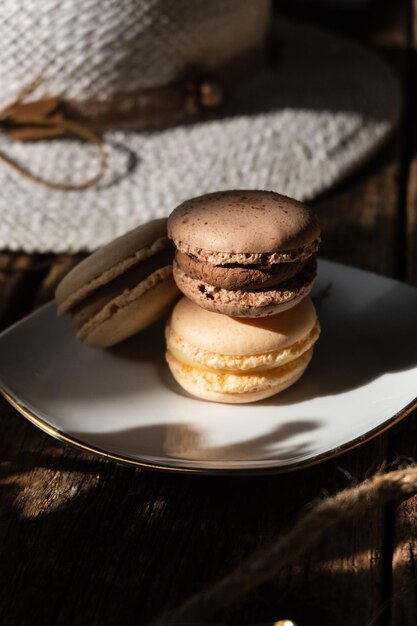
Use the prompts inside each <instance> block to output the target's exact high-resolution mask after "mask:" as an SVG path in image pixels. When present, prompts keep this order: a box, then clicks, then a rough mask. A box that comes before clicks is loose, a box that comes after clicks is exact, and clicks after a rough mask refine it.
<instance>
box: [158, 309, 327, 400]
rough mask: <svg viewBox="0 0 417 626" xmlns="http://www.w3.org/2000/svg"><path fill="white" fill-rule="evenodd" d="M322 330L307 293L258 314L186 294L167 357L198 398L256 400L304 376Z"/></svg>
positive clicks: (171, 324)
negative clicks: (239, 314) (242, 314)
mask: <svg viewBox="0 0 417 626" xmlns="http://www.w3.org/2000/svg"><path fill="white" fill-rule="evenodd" d="M319 334H320V327H319V323H318V320H317V315H316V311H315V308H314V306H313V303H312V302H311V300H310V298H308V297H307V298H305V299H304V300H302V301H301V302H299V303H298V304H296V305H295V306H294V307H293V308H292V309H291V310H287V311H284V312H282V313H278V314H276V315H272V316H269V317H263V318H258V319H250V318H233V317H229V316H226V315H222V314H219V313H213V312H210V311H207V310H206V309H202V308H201V307H200V306H198V305H196V304H195V303H194V302H192V301H191V300H189V299H188V298H181V300H180V301H179V302H178V303H177V304H176V305H175V307H174V309H173V311H172V314H171V317H170V320H169V321H168V323H167V326H166V343H167V353H166V359H167V362H168V365H169V368H170V370H171V372H172V374H173V376H174V378H175V380H176V381H177V382H178V384H179V385H180V386H181V387H182V388H183V389H185V390H186V391H187V392H188V393H190V394H191V395H193V396H196V397H197V398H202V399H204V400H211V401H213V402H226V403H230V404H237V403H244V402H254V401H256V400H261V399H263V398H267V397H269V396H272V395H274V394H276V393H278V392H280V391H282V390H284V389H286V388H287V387H289V386H290V385H292V384H293V383H295V382H296V381H297V380H298V379H299V378H300V376H301V375H302V374H303V373H304V371H305V369H306V367H307V365H308V363H309V362H310V359H311V357H312V353H313V346H314V343H315V342H316V341H317V339H318V337H319Z"/></svg>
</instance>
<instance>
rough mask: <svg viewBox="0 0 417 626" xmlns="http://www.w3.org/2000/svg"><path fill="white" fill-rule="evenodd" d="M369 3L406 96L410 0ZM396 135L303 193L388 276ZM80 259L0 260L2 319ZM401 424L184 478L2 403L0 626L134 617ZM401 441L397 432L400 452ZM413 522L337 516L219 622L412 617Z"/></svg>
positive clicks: (408, 514)
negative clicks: (124, 458) (326, 456)
mask: <svg viewBox="0 0 417 626" xmlns="http://www.w3.org/2000/svg"><path fill="white" fill-rule="evenodd" d="M382 5H383V6H382V8H381V5H380V4H379V3H378V6H375V5H374V7H375V12H374V13H373V14H369V17H368V18H367V20H365V22H366V23H365V22H363V23H362V22H361V24H360V32H359V35H358V36H360V38H362V39H363V40H364V41H370V42H374V43H376V44H377V45H378V47H379V48H380V49H381V50H382V52H383V53H384V54H386V56H387V58H388V59H389V60H390V61H391V62H393V63H394V65H395V66H396V68H397V69H398V70H399V73H400V76H401V80H402V81H403V87H404V93H406V91H407V89H406V82H407V80H409V78H410V75H409V71H408V69H407V67H408V66H407V63H408V56H407V53H406V48H407V46H408V42H409V32H408V31H409V29H408V26H407V19H406V18H407V13H408V11H409V3H408V2H407V1H405V0H404V1H402V2H397V3H382ZM345 22H346V23H343V24H340V23H338V27H339V28H342V27H343V29H344V30H346V32H348V33H349V32H352V33H356V34H358V30H357V20H356V21H355V20H354V21H353V22H352V24H349V23H348V22H347V21H346V20H345ZM405 135H406V133H405V129H404V126H402V127H401V128H400V129H399V131H398V132H397V133H396V135H395V137H393V139H392V140H391V142H390V144H389V145H388V146H386V148H385V149H384V150H382V151H381V153H380V154H379V155H378V156H377V157H376V158H375V159H374V160H373V161H372V162H371V163H370V164H368V165H367V166H366V167H364V168H362V169H361V171H360V172H358V173H357V174H355V175H354V176H352V177H351V178H350V179H349V180H347V181H346V182H345V183H344V184H342V185H339V186H338V188H337V189H334V190H333V191H332V192H329V193H328V194H326V195H325V196H323V197H322V198H320V199H319V200H318V201H317V202H316V203H315V207H316V209H317V212H318V214H319V217H320V220H321V223H322V227H323V240H324V243H323V248H322V252H323V255H324V256H326V257H328V258H331V259H334V260H338V261H342V262H346V263H349V264H352V265H356V266H359V267H363V268H365V269H369V270H373V271H376V272H379V273H382V274H385V275H390V276H399V275H400V273H401V271H402V268H403V269H404V267H406V268H407V276H408V277H410V279H411V280H415V279H416V278H417V274H416V269H413V268H415V252H412V251H411V245H412V237H413V236H414V235H413V234H412V233H413V232H415V231H413V229H415V219H416V218H415V216H416V211H415V205H416V199H415V195H413V194H414V192H412V185H413V182H412V178H413V177H414V180H415V179H416V176H417V174H412V171H413V168H412V167H410V179H408V177H406V176H405V173H404V172H405V168H406V167H407V158H406V150H405V147H404V142H405ZM407 181H408V183H409V184H408V187H407V186H406V183H407ZM415 184H416V183H415V182H414V185H415ZM407 189H408V191H407ZM406 197H407V199H408V201H407V206H406V207H405V204H404V203H405V198H406ZM413 207H414V208H413ZM405 208H406V210H405ZM406 214H407V223H406V224H405V221H404V216H405V215H406ZM413 220H414V221H413ZM405 233H407V239H405ZM410 233H411V234H410ZM405 259H407V261H406V260H405ZM77 260H78V259H73V258H71V257H65V256H60V257H56V258H55V257H50V256H47V257H40V256H31V257H25V256H24V255H9V254H7V253H4V254H2V255H0V303H1V305H0V324H2V325H3V326H5V325H7V324H9V323H12V322H13V321H14V320H15V319H17V318H18V317H20V316H22V315H24V314H25V313H26V312H28V311H29V310H31V309H32V308H33V307H34V306H37V305H38V304H40V303H42V302H44V301H45V300H47V299H48V298H49V297H50V296H51V294H52V293H53V291H54V288H55V286H56V283H57V282H58V281H59V279H60V278H61V277H62V276H63V275H64V274H65V272H66V271H68V270H69V269H70V267H72V265H73V264H74V263H75V262H76V261H77ZM410 432H411V433H413V430H411V431H410V420H407V422H404V424H402V425H400V426H399V427H397V428H396V430H395V433H393V434H387V435H384V436H381V437H378V438H377V439H375V440H373V441H372V442H369V443H368V444H366V445H364V446H362V447H361V448H359V449H357V450H354V451H352V452H350V453H347V454H345V455H343V456H341V457H339V458H336V459H334V460H331V461H328V462H326V463H324V464H322V465H319V466H315V467H313V468H311V469H308V470H303V471H300V472H298V473H293V474H288V475H282V476H280V475H278V476H264V477H252V478H243V477H242V478H213V477H192V476H186V475H176V474H173V473H168V474H161V473H156V472H150V471H145V470H140V469H134V468H131V467H124V466H118V465H116V464H114V463H111V462H106V461H102V460H100V459H99V458H97V457H94V456H92V455H89V454H86V453H84V452H80V451H77V450H75V449H72V448H70V447H68V446H65V445H63V444H61V443H58V442H54V441H53V440H52V439H51V438H49V437H47V436H46V435H44V434H43V433H41V432H39V431H37V430H36V429H35V428H34V427H33V426H32V425H30V424H28V423H27V422H25V420H24V419H23V418H22V417H20V416H19V415H18V414H17V413H16V412H15V411H14V410H13V409H12V408H11V407H9V406H8V405H7V403H6V402H5V401H3V400H0V452H1V456H0V458H1V463H0V472H1V474H0V489H1V491H0V498H1V503H0V537H1V541H0V581H1V584H0V624H2V625H5V626H21V625H22V626H26V625H30V626H37V625H38V624H39V625H40V626H45V625H49V624H51V625H59V626H73V625H78V624H87V623H88V624H89V625H90V626H107V625H109V626H110V625H115V624H137V625H142V624H146V622H147V621H148V620H150V619H151V618H152V617H155V616H156V615H157V614H158V613H159V612H160V611H161V610H162V609H164V608H172V607H174V606H176V605H177V604H179V603H180V602H181V601H182V600H183V599H185V598H186V597H187V596H188V595H189V594H191V593H193V592H195V591H197V590H198V589H201V588H202V587H203V586H205V585H208V584H210V583H211V582H213V581H215V580H217V579H218V578H219V577H220V576H222V575H223V574H226V573H227V572H228V571H229V570H230V569H231V568H233V567H235V566H237V565H238V564H239V563H240V562H241V560H242V559H243V558H244V557H246V556H248V555H249V554H251V552H252V551H253V550H254V549H256V548H258V547H260V546H264V545H267V544H268V543H269V542H270V541H271V540H273V539H274V538H276V537H277V536H278V535H279V534H280V533H281V532H283V531H284V530H285V529H286V528H288V527H289V526H290V525H291V524H293V522H294V520H295V519H296V518H297V517H298V516H299V515H300V514H301V513H302V511H303V510H304V509H305V507H306V506H308V503H309V502H311V501H314V500H315V499H317V498H320V497H323V496H324V495H326V494H327V493H334V492H335V491H337V490H339V489H341V488H343V487H344V486H347V485H349V484H351V483H352V482H355V481H359V480H361V479H362V478H364V477H365V476H366V475H368V474H370V473H371V472H372V471H373V470H375V469H376V468H377V467H378V466H379V465H380V464H381V463H383V462H384V461H385V460H386V459H392V458H393V456H394V455H395V454H396V449H397V447H399V448H400V449H401V450H403V449H404V442H405V440H407V438H408V440H410ZM411 436H412V435H411ZM414 439H415V438H414ZM414 448H415V446H414V441H409V442H408V448H407V450H409V451H410V453H411V452H412V453H413V454H414V453H415V449H414ZM414 519H415V503H413V502H412V501H410V502H409V503H407V505H404V506H403V507H400V509H399V510H398V512H397V513H396V515H395V511H394V510H393V509H390V508H388V509H379V510H375V511H374V512H373V513H372V514H371V515H369V516H368V518H367V519H366V522H365V523H364V522H363V521H361V522H360V523H347V524H346V525H345V527H344V528H340V529H338V530H337V532H335V533H330V534H329V536H328V537H327V538H326V541H324V542H321V543H320V544H318V545H317V546H315V548H314V550H312V551H311V552H310V553H309V554H308V555H306V556H305V557H304V558H303V559H301V560H300V562H298V563H296V564H294V566H293V567H291V568H286V569H285V570H284V571H282V572H281V574H280V575H279V576H278V577H277V579H276V580H274V581H272V582H271V583H269V584H267V585H264V586H263V587H262V588H261V589H259V590H258V591H257V592H256V593H253V594H251V596H250V597H248V598H245V599H244V601H242V603H241V604H239V606H231V607H230V610H229V611H228V612H227V613H226V614H224V615H220V616H219V621H222V622H224V623H230V624H251V623H259V622H272V621H275V620H277V619H280V618H283V617H288V618H292V619H294V620H295V621H297V622H298V624H299V626H307V625H310V624H321V625H323V626H326V624H328V625H329V626H330V625H331V626H339V625H340V626H344V625H347V624H353V623H354V624H361V625H362V624H363V625H366V624H371V623H372V624H381V625H384V626H385V625H386V624H387V623H388V621H387V620H388V619H389V611H391V623H392V624H393V625H394V624H399V623H404V624H410V626H411V624H414V623H416V620H415V619H414V617H415V615H417V612H416V608H415V604H413V602H415V596H416V594H415V568H414V560H415V558H417V556H416V554H417V544H416V543H415V540H414V538H413V536H412V535H413V532H414V531H413V528H414V526H413V524H414ZM394 525H395V533H396V535H395V536H396V542H397V543H396V551H395V558H394V569H393V570H392V571H391V562H392V556H393V555H392V548H393V545H392V541H393V530H394ZM404 590H405V591H406V592H407V594H406V596H401V598H403V599H402V600H401V601H400V600H398V598H399V597H400V592H401V593H402V592H403V591H404ZM392 591H393V593H394V600H393V599H392V596H391V594H392ZM413 594H414V596H413ZM405 597H406V598H407V599H406V600H404V598H405ZM409 597H411V600H410V599H409ZM387 601H388V602H390V606H389V609H388V610H387V609H386V602H387ZM409 603H411V604H410V606H411V608H410V610H409V609H408V606H409ZM201 617H202V621H203V620H204V616H201ZM401 619H402V620H403V621H402V622H401ZM407 619H408V621H407ZM413 619H414V621H413ZM396 620H397V621H396ZM404 620H405V621H404Z"/></svg>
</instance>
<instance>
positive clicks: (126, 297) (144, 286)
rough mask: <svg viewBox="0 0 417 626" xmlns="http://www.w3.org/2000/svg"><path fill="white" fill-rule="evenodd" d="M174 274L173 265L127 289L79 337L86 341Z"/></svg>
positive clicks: (81, 330) (95, 316)
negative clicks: (105, 323) (125, 308)
mask: <svg viewBox="0 0 417 626" xmlns="http://www.w3.org/2000/svg"><path fill="white" fill-rule="evenodd" d="M171 274H172V265H166V266H165V267H161V268H160V269H158V270H156V272H153V273H152V274H151V275H150V276H149V277H148V278H147V279H146V280H143V281H142V282H140V283H139V284H138V285H137V286H136V287H135V288H134V289H126V290H125V291H123V292H122V293H121V294H120V295H119V296H117V297H116V298H114V299H113V300H111V301H110V302H108V303H107V304H106V305H105V306H104V307H103V308H102V309H101V310H100V311H99V313H97V315H94V316H93V317H91V318H90V319H89V320H88V321H87V322H86V323H85V324H84V325H83V326H81V328H80V329H79V331H78V333H77V336H78V337H79V338H80V339H81V340H83V339H85V338H86V337H87V336H88V335H89V334H90V333H91V332H92V331H93V330H95V329H96V327H97V326H98V325H99V324H102V323H103V322H106V321H107V320H108V319H110V317H113V315H115V314H116V313H117V312H118V311H119V310H120V309H122V308H124V307H125V306H127V305H128V304H130V303H131V302H134V300H137V299H138V298H140V297H141V296H143V294H144V293H146V292H147V291H149V290H150V289H152V288H153V287H156V285H158V284H159V283H160V282H162V281H163V280H165V279H166V278H168V276H170V275H171Z"/></svg>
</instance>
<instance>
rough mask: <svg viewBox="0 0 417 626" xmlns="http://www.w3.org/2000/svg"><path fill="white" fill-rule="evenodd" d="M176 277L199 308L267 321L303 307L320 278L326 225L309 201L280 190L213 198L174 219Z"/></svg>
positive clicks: (196, 201) (191, 203)
mask: <svg viewBox="0 0 417 626" xmlns="http://www.w3.org/2000/svg"><path fill="white" fill-rule="evenodd" d="M168 234H169V236H170V237H171V239H172V240H173V241H174V243H175V246H176V248H177V252H176V256H175V260H174V279H175V281H176V283H177V285H178V287H179V288H180V290H181V291H182V292H183V293H184V295H186V296H187V297H188V298H190V299H191V300H193V302H195V303H196V304H198V305H199V306H201V307H203V308H205V309H207V310H209V311H214V312H216V313H224V314H225V315H232V316H237V317H264V316H266V315H274V314H275V313H279V312H282V311H284V310H285V309H288V308H291V307H293V306H295V305H296V304H297V303H298V302H300V301H301V300H302V299H303V298H305V297H306V295H308V293H309V292H310V290H311V288H312V286H313V282H314V279H315V276H316V252H317V249H318V246H319V243H320V227H319V223H318V220H317V218H316V216H315V215H314V213H313V212H312V211H311V210H310V209H309V208H308V207H307V206H305V205H304V204H302V203H300V202H297V201H296V200H294V199H292V198H288V197H286V196H282V195H280V194H278V193H275V192H273V191H254V190H248V191H244V190H237V191H235V190H234V191H221V192H216V193H209V194H206V195H204V196H199V197H197V198H192V199H190V200H187V201H186V202H183V203H182V204H181V205H179V206H178V207H177V208H176V209H174V211H173V212H172V213H171V215H170V216H169V218H168Z"/></svg>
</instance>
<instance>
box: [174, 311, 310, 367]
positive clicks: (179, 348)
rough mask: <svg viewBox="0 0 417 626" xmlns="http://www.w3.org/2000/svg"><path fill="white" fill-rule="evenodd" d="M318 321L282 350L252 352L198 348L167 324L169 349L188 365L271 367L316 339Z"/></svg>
mask: <svg viewBox="0 0 417 626" xmlns="http://www.w3.org/2000/svg"><path fill="white" fill-rule="evenodd" d="M319 335H320V325H319V323H318V321H316V323H315V325H314V326H313V328H312V329H311V330H310V332H309V333H308V335H307V336H306V337H305V338H303V339H301V340H300V341H297V342H295V343H293V344H292V345H290V346H287V347H285V348H283V349H281V350H276V351H272V352H263V353H261V354H251V355H230V354H219V353H217V352H208V351H206V350H201V349H200V348H197V347H196V346H193V345H192V344H190V343H187V342H186V341H184V340H183V339H181V338H180V337H179V336H178V335H177V334H176V333H175V332H174V331H173V330H172V328H171V327H170V325H169V324H168V325H167V328H166V341H167V346H168V350H169V351H170V352H171V353H172V355H173V356H174V357H175V358H176V359H177V361H179V362H180V363H182V364H183V365H185V366H187V367H199V368H202V369H214V370H216V371H217V370H221V371H233V372H238V373H239V372H242V373H245V372H248V371H259V370H269V369H273V368H276V367H279V366H282V365H285V364H286V363H289V362H291V361H293V360H294V359H297V358H298V357H299V356H301V355H302V354H303V353H304V352H306V351H307V350H308V349H309V348H311V347H312V346H313V345H314V343H315V342H316V341H317V339H318V338H319Z"/></svg>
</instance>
